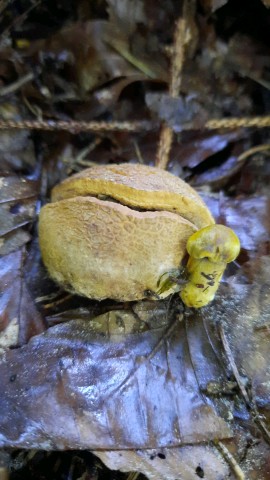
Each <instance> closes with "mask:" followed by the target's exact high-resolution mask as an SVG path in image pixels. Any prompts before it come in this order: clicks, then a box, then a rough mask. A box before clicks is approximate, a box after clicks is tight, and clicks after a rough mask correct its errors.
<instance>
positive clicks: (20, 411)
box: [0, 320, 231, 449]
mask: <svg viewBox="0 0 270 480" xmlns="http://www.w3.org/2000/svg"><path fill="white" fill-rule="evenodd" d="M197 335H198V338H196V347H194V348H196V350H199V349H200V350H201V361H204V356H205V354H208V352H207V353H206V351H205V349H207V350H208V347H207V335H206V333H205V330H204V328H203V326H202V325H201V328H199V329H198V331H197ZM209 355H210V357H211V355H212V353H211V349H210V354H209ZM207 365H208V366H207V371H206V372H205V373H204V375H203V377H202V378H201V380H200V382H203V383H204V384H206V383H207V381H209V380H210V379H212V378H213V377H215V376H216V375H217V370H216V368H217V366H216V361H214V362H211V363H209V359H208V364H207ZM218 374H222V373H221V372H220V371H219V370H218ZM0 375H1V378H2V379H3V385H5V395H2V396H1V399H0V401H1V409H0V411H1V416H0V431H1V445H2V446H16V447H22V448H24V447H26V446H27V445H30V444H31V445H32V446H33V448H44V447H45V445H46V448H49V449H51V448H54V449H55V448H58V449H63V448H89V449H98V448H102V449H104V448H105V449H110V448H112V449H115V448H120V449H121V448H122V449H126V448H128V449H129V448H156V447H162V446H163V447H168V446H171V447H172V446H178V445H182V444H186V443H194V444H196V443H200V442H202V441H208V440H210V439H211V438H212V439H216V438H221V439H222V438H229V437H230V436H231V431H230V428H229V427H228V425H227V424H226V422H225V421H224V420H223V419H222V418H221V417H220V416H219V415H218V414H217V413H216V412H215V407H214V404H213V403H212V401H211V400H208V399H206V398H204V397H202V396H201V393H200V385H199V384H198V378H197V375H196V372H195V371H194V366H193V363H192V359H191V357H190V353H189V343H188V342H187V337H186V334H185V326H184V324H180V323H179V322H177V323H176V324H175V326H174V328H173V332H170V330H169V331H168V326H166V327H165V328H164V326H163V327H159V328H156V329H152V330H150V331H148V332H141V333H139V334H135V333H134V334H126V335H123V334H122V335H119V334H114V335H109V336H106V335H105V336H104V334H98V333H96V332H95V331H94V329H93V325H92V322H87V321H79V320H74V321H70V322H68V323H65V324H62V325H57V326H55V327H52V328H50V329H49V330H48V331H47V332H46V333H45V334H42V335H38V336H37V337H34V338H32V340H31V341H30V342H29V343H28V345H26V346H24V347H21V348H20V349H19V350H16V351H14V350H13V351H10V352H6V354H5V357H4V359H3V361H2V362H1V363H0ZM10 379H12V381H10ZM44 379H46V382H45V383H44ZM27 385H31V388H30V389H29V390H28V389H27ZM18 392H24V393H23V395H18ZM41 392H42V394H41ZM13 415H14V417H13Z"/></svg>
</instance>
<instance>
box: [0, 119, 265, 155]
mask: <svg viewBox="0 0 270 480" xmlns="http://www.w3.org/2000/svg"><path fill="white" fill-rule="evenodd" d="M157 127H158V124H157V123H154V122H148V121H136V122H133V121H130V122H129V121H126V122H99V121H96V122H95V121H93V122H80V121H73V120H71V121H62V120H18V121H15V120H0V130H44V131H59V130H65V131H69V132H70V133H74V134H76V133H80V132H114V131H115V132H138V131H153V130H155V129H156V128H157ZM239 127H242V128H253V127H256V128H266V127H268V128H269V127H270V115H267V116H262V117H240V118H236V117H232V118H221V119H213V120H209V121H208V122H206V124H205V126H204V129H205V130H220V129H224V130H234V129H236V128H239ZM183 130H197V129H196V128H194V127H192V125H187V126H184V127H183ZM201 130H203V129H201ZM163 146H164V148H165V144H164V145H163ZM167 148H169V145H168V146H167Z"/></svg>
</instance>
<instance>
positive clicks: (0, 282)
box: [0, 250, 45, 348]
mask: <svg viewBox="0 0 270 480" xmlns="http://www.w3.org/2000/svg"><path fill="white" fill-rule="evenodd" d="M24 262H25V252H24V251H23V250H17V251H16V252H13V253H10V254H9V255H5V256H3V257H2V258H0V293H1V295H0V347H2V348H8V347H10V346H13V347H14V346H17V345H21V344H24V343H26V342H27V341H28V340H29V338H31V337H32V336H33V335H37V334H38V333H41V332H42V331H44V328H45V325H44V321H43V320H42V317H41V315H40V314H39V312H38V310H37V308H36V306H35V304H34V299H33V298H32V297H31V293H30V292H29V289H28V287H27V284H26V282H25V279H24V273H23V268H24Z"/></svg>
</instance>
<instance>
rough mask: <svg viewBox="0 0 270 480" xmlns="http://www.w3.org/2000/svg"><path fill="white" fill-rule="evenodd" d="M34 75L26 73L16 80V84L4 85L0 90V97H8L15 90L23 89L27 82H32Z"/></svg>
mask: <svg viewBox="0 0 270 480" xmlns="http://www.w3.org/2000/svg"><path fill="white" fill-rule="evenodd" d="M33 78H34V75H33V73H31V72H30V73H27V74H26V75H24V76H23V77H21V78H19V79H18V80H16V82H13V83H10V84H9V85H6V86H5V87H2V88H0V97H4V96H5V95H9V94H10V93H14V92H16V90H19V88H21V87H23V85H25V84H26V83H28V82H31V80H33Z"/></svg>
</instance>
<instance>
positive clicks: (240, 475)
mask: <svg viewBox="0 0 270 480" xmlns="http://www.w3.org/2000/svg"><path fill="white" fill-rule="evenodd" d="M215 446H216V448H217V449H218V450H219V451H220V452H221V453H222V455H223V457H224V458H225V460H226V462H227V463H228V464H229V465H230V467H231V469H232V470H233V473H234V474H235V477H236V478H237V480H245V478H246V477H245V474H244V472H243V470H242V469H241V467H240V465H239V464H238V463H237V461H236V460H235V458H234V457H233V455H232V454H231V452H230V451H229V450H228V449H227V448H226V447H225V445H224V444H223V443H222V442H219V441H217V442H215Z"/></svg>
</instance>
